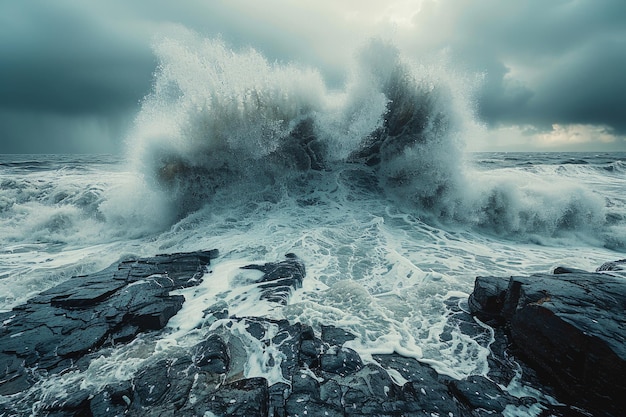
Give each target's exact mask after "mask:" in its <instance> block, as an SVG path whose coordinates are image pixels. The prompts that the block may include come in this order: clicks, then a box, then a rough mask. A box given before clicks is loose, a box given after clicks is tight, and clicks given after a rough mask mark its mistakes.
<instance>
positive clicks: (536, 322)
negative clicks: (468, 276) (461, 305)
mask: <svg viewBox="0 0 626 417" xmlns="http://www.w3.org/2000/svg"><path fill="white" fill-rule="evenodd" d="M604 270H610V269H608V268H607V269H604ZM556 272H557V274H555V275H549V274H535V275H531V276H529V277H511V278H501V277H479V278H477V279H476V282H475V288H474V292H473V293H472V295H471V296H470V299H469V305H470V308H471V310H472V312H473V313H474V314H475V315H477V316H478V317H479V318H481V319H484V320H491V322H492V323H494V322H497V321H498V320H499V321H500V322H503V323H505V326H506V329H507V332H508V334H509V335H510V337H511V340H512V341H513V343H514V344H515V346H516V348H517V349H518V350H519V352H520V353H521V355H522V356H523V357H524V359H526V360H527V361H528V363H529V364H530V365H531V366H534V367H535V368H536V369H537V370H538V372H540V374H542V375H547V376H549V379H550V380H552V381H553V382H554V383H555V384H556V385H557V387H558V388H559V389H560V391H561V392H563V393H564V394H565V395H566V396H567V397H568V398H569V399H571V401H572V402H573V403H574V404H578V405H580V406H582V407H585V408H588V409H589V410H591V411H593V412H596V413H600V414H601V415H611V416H618V415H622V414H621V413H622V412H623V410H626V382H625V379H624V375H626V279H624V278H623V277H621V276H613V275H611V274H608V273H589V272H581V271H580V270H575V269H571V268H559V269H557V271H556ZM600 414H598V415H600Z"/></svg>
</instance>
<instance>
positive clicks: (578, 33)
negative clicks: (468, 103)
mask: <svg viewBox="0 0 626 417" xmlns="http://www.w3.org/2000/svg"><path fill="white" fill-rule="evenodd" d="M423 11H424V13H420V14H418V15H416V18H415V25H416V32H415V34H414V35H415V36H416V37H417V39H418V40H416V41H413V42H411V43H412V45H413V46H414V47H416V48H417V49H419V50H429V49H438V48H450V49H451V50H452V53H453V54H454V55H455V56H456V57H458V58H459V59H460V60H461V61H462V62H465V63H466V64H467V65H469V66H470V67H471V68H472V69H473V70H475V71H481V72H484V73H485V83H484V86H483V88H482V91H481V92H480V94H479V95H480V102H479V110H480V115H481V117H482V118H483V119H484V120H486V121H487V122H489V123H491V124H493V125H498V124H520V125H523V124H532V125H536V126H537V127H539V128H546V127H549V126H551V125H553V124H555V123H564V124H565V123H572V124H598V125H606V126H608V127H610V128H612V129H613V130H614V132H615V133H617V134H621V135H624V134H626V118H625V117H624V114H626V83H624V81H623V78H624V76H623V74H625V73H626V24H625V22H626V2H624V1H622V0H577V1H575V0H555V1H549V2H546V1H543V0H527V1H523V2H504V1H500V0H477V1H471V2H469V1H465V0H442V1H437V2H435V1H427V2H426V3H425V7H424V10H423Z"/></svg>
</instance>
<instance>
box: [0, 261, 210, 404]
mask: <svg viewBox="0 0 626 417" xmlns="http://www.w3.org/2000/svg"><path fill="white" fill-rule="evenodd" d="M215 257H217V251H215V250H213V251H203V252H192V253H176V254H171V255H157V256H154V257H150V258H141V259H132V260H126V261H123V262H121V263H119V264H117V265H113V266H111V267H109V268H107V269H105V270H103V271H100V272H97V273H94V274H90V275H85V276H77V277H73V278H71V279H69V280H67V281H65V282H63V283H61V284H59V285H57V286H56V287H54V288H51V289H49V290H47V291H44V292H42V293H41V294H39V295H38V296H36V297H34V298H33V299H31V300H29V301H28V302H27V303H26V304H24V305H21V306H19V307H16V308H14V309H13V310H12V311H10V312H7V313H2V314H0V323H2V325H1V326H0V394H1V395H8V394H14V393H17V392H20V391H23V390H24V389H26V388H28V387H29V386H30V385H32V383H34V382H35V378H34V376H33V375H31V373H30V372H29V370H30V369H33V368H37V369H39V370H46V371H47V372H48V373H57V372H60V371H62V370H65V369H67V368H69V367H70V366H72V364H73V362H74V361H75V360H76V359H78V358H80V357H81V356H83V355H85V354H86V353H89V352H91V351H93V350H94V349H97V348H99V347H101V346H103V345H114V344H117V343H124V342H128V341H130V340H132V339H133V338H134V337H135V336H136V335H137V334H138V333H140V332H146V331H150V330H157V329H161V328H163V327H164V326H165V325H166V324H167V321H168V320H169V319H170V318H171V317H172V316H174V315H175V314H176V313H177V312H178V310H180V309H181V307H182V304H183V301H184V298H183V297H182V296H177V295H170V292H171V291H173V290H177V289H181V288H185V287H189V286H194V285H197V284H199V283H200V282H201V280H202V277H203V275H204V273H205V272H206V268H207V266H208V265H209V264H210V261H211V259H213V258H215Z"/></svg>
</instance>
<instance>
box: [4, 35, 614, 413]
mask: <svg viewBox="0 0 626 417" xmlns="http://www.w3.org/2000/svg"><path fill="white" fill-rule="evenodd" d="M155 53H156V55H157V57H158V59H159V62H160V65H159V67H158V69H157V72H156V74H155V82H154V88H153V91H152V92H151V93H150V94H149V95H148V96H147V97H146V98H145V99H144V101H143V105H142V110H141V112H140V113H139V114H138V115H137V118H136V121H135V124H134V127H133V129H132V130H131V131H130V132H129V134H128V137H127V139H126V142H127V143H126V148H125V149H126V152H125V153H124V154H123V155H119V156H110V155H0V310H2V311H6V310H10V309H11V308H13V307H15V306H17V305H19V304H21V303H23V302H25V301H26V300H27V299H29V298H30V297H32V296H34V295H35V294H37V293H38V292H41V291H43V290H45V289H47V288H50V287H52V286H54V285H56V284H58V283H60V282H62V281H64V280H66V279H68V278H69V277H71V276H72V275H76V274H85V273H90V272H95V271H98V270H100V269H102V268H104V267H106V266H108V265H110V264H111V263H113V262H116V261H117V260H118V259H120V258H123V257H128V256H151V255H154V254H157V253H168V252H181V251H195V250H204V249H213V248H216V249H219V251H220V257H219V258H218V259H216V260H215V261H214V262H213V265H212V272H211V273H210V274H208V275H207V276H206V278H205V281H204V282H203V284H202V285H201V286H200V287H197V288H192V289H188V290H185V291H181V293H182V294H184V295H185V297H186V302H185V305H184V308H183V310H182V311H181V312H180V313H179V314H178V315H177V316H176V317H174V318H173V319H172V320H171V321H170V323H169V329H168V331H166V332H165V333H164V334H162V335H160V336H158V337H156V336H154V337H152V336H151V337H146V338H145V339H141V338H140V339H141V340H139V341H137V342H134V343H132V344H130V345H128V346H121V347H118V348H115V349H108V350H107V351H106V352H105V353H103V354H102V356H101V357H99V358H98V359H97V360H94V361H93V363H92V365H91V366H90V367H89V369H88V370H86V371H84V372H78V371H77V372H69V373H67V374H64V375H62V376H57V377H55V378H52V379H50V380H47V381H45V382H42V383H41V384H39V385H38V386H36V387H35V388H33V389H32V390H31V392H30V393H28V394H26V397H24V398H21V399H20V401H35V404H37V402H45V401H46V398H59V397H63V395H66V394H67V391H68V390H70V389H71V388H70V387H74V386H80V387H82V388H89V387H92V388H97V387H99V386H103V385H105V384H107V383H110V382H111V381H114V380H119V379H129V378H132V375H133V372H134V371H135V370H136V369H137V368H138V366H139V365H140V364H141V363H144V362H145V361H149V360H154V358H156V357H158V356H159V355H167V354H168V352H171V350H172V349H185V348H187V347H189V346H191V345H193V343H194V342H196V341H197V340H198V339H199V338H201V337H202V332H201V331H199V330H198V329H197V327H198V325H199V323H200V322H201V320H202V310H203V309H205V308H206V307H207V306H209V305H211V304H214V303H215V302H217V301H224V302H226V303H227V304H228V305H229V308H230V312H231V314H235V315H239V316H243V315H262V316H266V317H274V318H286V319H289V320H292V321H299V322H302V323H306V324H309V325H311V326H313V327H314V329H316V330H319V328H320V327H319V326H320V325H321V324H325V325H336V326H340V327H343V328H346V329H348V330H350V331H352V332H354V333H355V334H357V335H358V336H359V337H358V339H357V340H356V341H354V342H350V343H352V344H351V347H352V348H354V349H356V350H357V351H358V352H359V353H361V354H362V355H363V356H364V357H365V358H367V357H368V355H371V354H374V353H389V352H392V351H396V352H399V353H402V354H405V355H408V356H412V357H416V358H418V359H420V360H422V361H424V362H427V363H430V364H432V365H433V366H434V367H435V368H436V369H437V370H438V371H439V372H441V373H445V374H447V375H451V376H453V377H458V378H461V377H464V376H467V375H470V374H485V373H486V372H487V369H488V368H487V366H488V365H487V361H486V357H487V355H488V340H487V342H485V340H484V339H476V340H475V339H472V338H471V337H468V336H466V335H463V334H462V333H460V332H458V331H456V332H453V337H452V338H451V339H450V338H441V337H440V335H441V333H442V332H443V330H444V326H445V324H446V320H447V318H448V316H449V314H450V312H449V310H448V309H447V308H446V300H448V299H449V298H450V297H460V300H461V301H460V302H461V305H462V307H463V303H464V300H466V298H467V296H468V294H469V293H470V292H471V290H472V287H473V282H474V278H475V277H476V276H479V275H501V276H508V275H514V274H531V273H536V272H550V271H551V270H553V269H554V268H555V267H557V266H560V265H565V266H571V267H576V268H581V269H586V270H594V269H595V268H596V267H598V266H599V265H601V264H602V263H603V262H606V261H611V260H616V259H620V258H623V257H624V252H625V251H626V193H625V192H624V191H626V153H468V152H465V150H464V149H465V146H466V145H467V144H468V143H470V142H471V141H472V140H473V139H475V138H476V137H478V136H479V135H480V134H481V133H482V132H483V127H482V126H481V124H480V122H479V121H477V119H476V117H475V114H474V107H475V104H474V103H473V102H472V93H473V91H474V89H475V87H476V82H477V81H476V80H474V79H473V78H471V77H466V76H462V75H459V74H457V73H455V72H454V71H453V70H452V69H450V68H449V67H447V66H446V65H444V64H441V65H430V66H426V65H419V64H416V63H413V62H409V61H407V60H405V59H404V58H403V57H402V55H401V53H400V52H399V51H398V50H396V49H395V48H394V47H393V46H392V45H388V44H386V43H384V42H379V41H373V42H372V43H371V44H368V45H367V46H366V47H364V48H363V50H362V51H361V52H360V53H359V54H358V55H357V57H356V58H355V63H354V66H353V68H350V69H349V70H348V73H349V74H350V75H349V77H348V82H347V83H346V85H345V87H344V88H343V89H341V90H332V89H329V88H328V87H327V86H326V85H325V83H324V81H323V78H322V77H321V76H320V74H319V73H318V72H316V71H315V70H312V69H308V68H301V67H298V66H296V65H291V64H280V63H271V62H269V61H267V60H266V59H265V58H264V57H263V56H262V55H261V54H259V53H258V52H256V51H254V50H238V51H233V50H231V49H230V48H229V47H228V46H227V45H225V44H224V43H223V42H222V41H219V40H209V39H202V38H199V37H197V36H196V35H194V34H190V33H183V34H181V35H180V36H179V37H176V38H167V39H162V40H161V41H160V42H159V43H157V45H156V46H155ZM289 252H292V253H295V254H296V255H297V256H299V257H300V258H301V259H302V260H303V261H304V263H305V265H306V268H307V276H306V278H305V280H304V286H303V288H302V289H300V290H298V291H296V292H295V293H294V294H293V296H292V297H291V299H290V301H289V304H288V305H287V306H279V305H273V304H272V303H270V302H261V301H258V298H257V297H255V291H256V288H255V287H254V285H251V284H250V279H249V278H250V274H254V271H247V272H245V273H244V272H243V271H241V270H239V267H240V266H243V265H246V264H249V263H253V262H257V263H258V262H272V261H278V260H282V259H283V256H284V254H286V253H289ZM244 294H245V295H247V296H242V295H244ZM207 328H208V327H207ZM232 331H239V332H245V329H238V328H236V326H235V327H233V330H232ZM486 334H487V335H488V334H489V329H486ZM487 339H488V337H487ZM250 343H251V344H250V346H248V348H249V350H250V354H251V359H250V361H249V363H248V365H247V368H246V369H247V376H256V375H262V376H265V377H267V378H268V379H269V380H270V382H276V381H280V380H281V378H282V376H281V375H280V371H279V361H278V362H276V361H274V362H273V363H274V365H273V366H270V364H269V362H268V361H267V360H265V359H264V357H265V356H264V355H266V354H267V352H264V353H261V352H259V351H257V350H256V348H255V346H254V344H253V342H252V341H251V342H250ZM77 383H78V385H77ZM511 389H513V388H511ZM516 389H519V387H517V388H516ZM521 392H523V393H525V395H527V394H528V392H526V391H524V390H523V388H522V389H521ZM28 398H30V400H28ZM33 398H35V399H36V400H33ZM0 401H2V402H6V401H15V399H10V398H7V397H0ZM32 410H34V411H33V414H37V412H36V410H37V406H36V405H35V406H33V407H32ZM524 413H526V414H528V415H532V410H509V415H524Z"/></svg>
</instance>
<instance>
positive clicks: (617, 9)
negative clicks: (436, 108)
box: [0, 0, 626, 153]
mask: <svg viewBox="0 0 626 417" xmlns="http://www.w3.org/2000/svg"><path fill="white" fill-rule="evenodd" d="M625 22H626V2H624V1H622V0H554V1H550V2H546V1H540V0H527V1H524V2H510V1H504V0H471V1H470V0H423V1H420V0H396V1H389V2H378V1H363V0H361V1H358V0H349V1H342V2H336V1H324V0H317V1H312V0H302V1H298V2H291V1H287V0H267V1H263V2H258V1H252V0H231V1H222V0H217V1H202V0H181V1H177V2H170V1H162V0H153V1H148V0H136V1H132V2H127V1H122V0H111V1H107V2H98V1H95V0H55V1H54V2H50V1H45V0H23V1H19V2H17V1H15V2H12V1H5V2H2V3H0V153H7V152H9V153H11V152H121V151H122V149H123V138H124V135H125V132H126V131H127V130H128V128H129V126H130V125H131V123H132V120H133V118H134V116H135V114H136V112H137V111H138V109H139V105H140V101H141V99H142V98H143V97H144V96H145V95H146V94H147V93H148V92H149V91H150V88H151V83H152V74H153V73H154V71H155V67H156V65H157V63H156V61H155V58H154V55H153V53H152V50H151V45H152V44H153V43H154V42H155V39H157V38H158V37H160V36H164V35H167V34H168V33H170V32H172V31H175V30H176V27H177V26H184V27H186V28H189V29H192V30H194V31H196V32H197V33H199V34H201V35H202V36H207V37H216V36H219V37H221V38H222V39H224V40H225V41H226V42H227V43H229V44H231V45H233V47H234V48H241V47H253V48H255V49H257V50H259V51H260V52H262V53H263V54H264V55H265V56H267V57H268V59H269V60H270V61H274V60H276V61H283V62H296V63H299V64H301V65H305V66H311V67H314V68H316V69H318V70H319V71H320V73H321V74H322V75H323V76H324V78H325V79H326V81H327V83H328V84H329V85H330V86H341V84H342V82H343V81H344V80H345V76H346V71H347V68H348V66H349V63H350V62H351V60H352V58H353V56H354V53H355V50H356V49H357V48H358V47H359V45H362V44H364V43H365V42H367V40H368V39H369V38H371V37H383V38H387V39H390V40H391V41H392V42H393V43H395V44H396V45H397V46H398V47H399V48H400V49H401V50H402V51H403V53H404V54H405V55H406V56H409V57H410V58H412V59H413V60H415V61H417V62H419V61H421V60H424V59H428V58H427V57H432V56H435V55H437V54H440V53H441V51H445V54H447V56H448V57H449V60H450V62H451V64H450V65H453V66H454V67H455V68H458V71H460V72H466V73H468V74H479V75H480V76H481V77H482V80H483V81H482V84H481V87H480V88H479V90H478V91H477V96H476V103H477V113H478V116H479V117H480V118H481V119H482V120H483V121H484V122H485V124H486V125H487V126H488V127H489V128H490V129H492V131H493V132H495V131H496V130H497V129H518V131H520V132H521V131H523V132H531V133H530V134H527V133H525V134H524V135H526V136H528V137H531V136H532V135H534V136H533V137H534V141H531V140H528V141H527V142H524V140H525V139H520V141H518V142H517V145H516V146H518V147H519V146H523V145H524V144H526V145H527V147H528V148H529V149H531V148H536V147H537V145H538V144H541V143H544V144H551V143H552V144H559V145H558V146H561V147H562V148H563V149H582V148H584V147H587V148H593V147H598V148H602V149H622V150H624V149H626V142H625V140H624V138H625V137H626V83H625V82H624V75H623V74H626V23H625ZM503 131H504V130H503ZM533 132H534V133H533ZM563 132H573V133H572V134H573V135H578V136H580V135H587V136H585V137H586V138H587V139H585V140H584V141H582V142H580V141H579V142H577V147H570V148H568V145H567V142H562V141H561V142H559V141H555V140H551V139H550V134H551V133H554V135H557V134H558V135H559V136H558V138H561V137H563ZM581 132H582V133H581ZM597 132H601V134H598V133H597ZM546 135H547V136H546ZM594 135H596V136H597V138H595V139H594ZM492 136H493V135H492ZM522 136H523V135H522ZM522 136H520V135H518V136H517V137H518V138H521V137H522ZM493 137H495V136H493ZM556 137H557V136H554V137H553V138H552V139H554V138H556ZM494 140H495V141H497V143H496V142H494ZM494 140H492V141H490V142H489V141H486V142H485V143H484V144H483V145H484V147H486V148H488V147H489V146H492V145H494V143H495V144H496V145H497V146H495V147H496V148H499V149H500V148H506V146H507V144H508V143H510V142H507V141H508V140H509V139H507V138H506V137H504V138H497V139H494ZM542 141H543V142H542Z"/></svg>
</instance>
